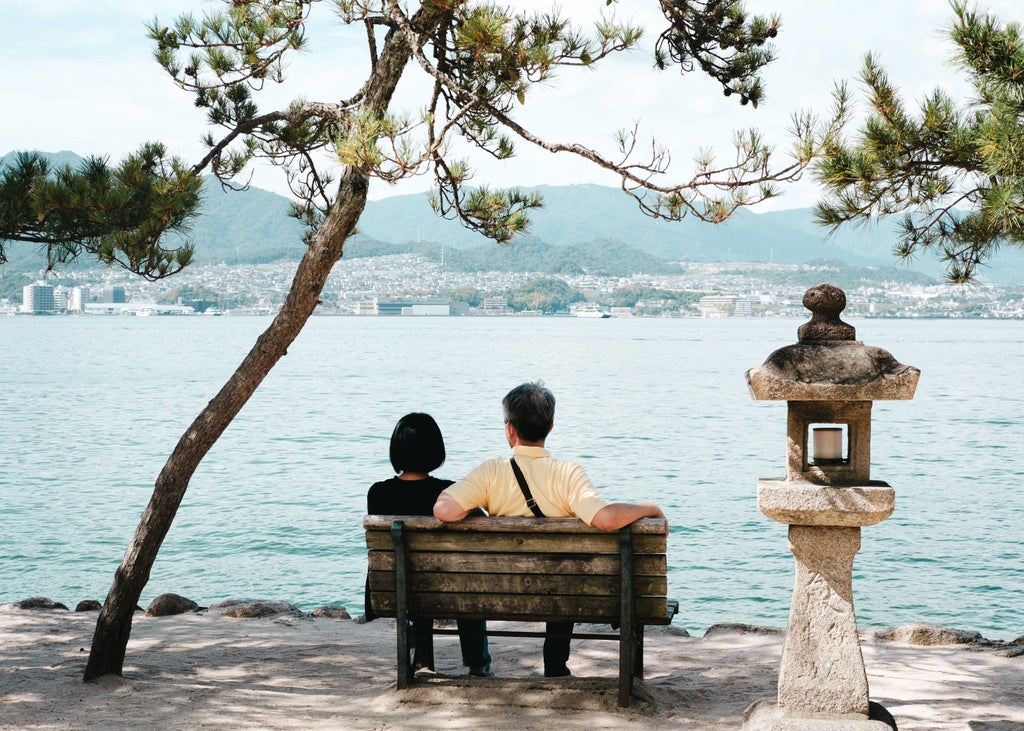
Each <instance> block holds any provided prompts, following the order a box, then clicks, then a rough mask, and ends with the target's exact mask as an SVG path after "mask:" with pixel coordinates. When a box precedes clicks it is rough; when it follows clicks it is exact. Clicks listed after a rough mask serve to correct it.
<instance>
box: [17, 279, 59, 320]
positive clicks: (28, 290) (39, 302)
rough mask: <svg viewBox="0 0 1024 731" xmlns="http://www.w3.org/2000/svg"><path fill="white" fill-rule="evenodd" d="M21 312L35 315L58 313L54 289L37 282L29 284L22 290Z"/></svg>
mask: <svg viewBox="0 0 1024 731" xmlns="http://www.w3.org/2000/svg"><path fill="white" fill-rule="evenodd" d="M21 311H22V312H29V313H31V314H33V315H38V314H44V313H46V314H52V313H53V312H55V311H56V307H55V305H54V300H53V287H51V286H50V285H49V284H43V283H42V282H36V283H35V284H27V285H25V286H24V287H22V289H21Z"/></svg>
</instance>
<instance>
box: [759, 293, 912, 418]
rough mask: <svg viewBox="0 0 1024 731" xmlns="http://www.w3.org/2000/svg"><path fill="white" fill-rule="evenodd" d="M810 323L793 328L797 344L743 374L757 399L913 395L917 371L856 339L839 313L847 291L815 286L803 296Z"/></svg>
mask: <svg viewBox="0 0 1024 731" xmlns="http://www.w3.org/2000/svg"><path fill="white" fill-rule="evenodd" d="M803 304H804V307H806V308H807V309H808V310H810V311H811V319H810V321H809V322H806V323H804V324H803V325H801V326H800V328H799V329H798V330H797V338H798V342H796V343H794V344H793V345H787V346H785V347H783V348H779V349H778V350H776V351H775V352H774V353H772V354H771V355H769V356H768V359H767V360H765V362H764V363H763V364H762V365H761V366H760V367H758V368H753V369H751V370H749V371H747V384H748V386H749V387H750V393H751V395H752V396H753V397H754V398H755V399H757V400H786V401H879V400H902V399H911V398H913V397H914V391H915V390H916V389H917V381H918V378H919V377H920V375H921V371H920V370H918V369H917V368H914V367H913V366H908V365H904V364H902V363H900V362H899V361H898V360H896V359H895V358H894V357H893V356H892V354H891V353H889V351H887V350H883V349H882V348H877V347H875V346H872V345H865V344H864V343H862V342H860V341H859V340H856V330H855V328H854V327H853V326H852V325H850V324H849V323H846V322H843V321H842V320H841V319H840V317H839V315H840V313H841V312H842V311H843V310H844V309H845V308H846V293H845V292H843V290H841V289H839V288H838V287H834V286H832V285H831V284H819V285H817V286H815V287H811V288H810V289H808V290H807V292H805V293H804V299H803Z"/></svg>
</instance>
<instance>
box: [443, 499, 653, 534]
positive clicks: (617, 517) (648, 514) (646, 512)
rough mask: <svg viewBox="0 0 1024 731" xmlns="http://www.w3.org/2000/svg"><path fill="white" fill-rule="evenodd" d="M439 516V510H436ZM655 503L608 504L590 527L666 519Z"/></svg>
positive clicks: (598, 513) (599, 512)
mask: <svg viewBox="0 0 1024 731" xmlns="http://www.w3.org/2000/svg"><path fill="white" fill-rule="evenodd" d="M434 511H435V512H434V514H435V515H436V514H437V508H435V509H434ZM664 517H665V514H664V513H663V512H661V508H659V507H658V506H657V505H655V504H654V503H608V504H607V505H605V506H604V507H603V508H601V509H600V510H598V511H597V512H596V513H595V514H594V518H593V520H591V521H590V525H592V526H594V527H595V528H600V529H601V530H618V529H619V528H622V527H624V526H627V525H629V524H630V523H633V522H635V521H638V520H640V519H641V518H664Z"/></svg>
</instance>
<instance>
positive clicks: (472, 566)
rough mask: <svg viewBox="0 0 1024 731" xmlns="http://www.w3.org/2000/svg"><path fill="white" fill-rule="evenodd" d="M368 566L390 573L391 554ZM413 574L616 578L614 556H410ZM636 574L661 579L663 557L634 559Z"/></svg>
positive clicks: (378, 555)
mask: <svg viewBox="0 0 1024 731" xmlns="http://www.w3.org/2000/svg"><path fill="white" fill-rule="evenodd" d="M368 555H369V564H370V570H371V571H394V570H395V554H394V551H370V552H369V554H368ZM409 563H410V569H411V570H412V572H413V573H416V572H419V571H451V572H455V573H480V574H493V573H494V572H495V571H500V572H502V573H508V574H512V573H525V574H587V575H592V576H598V575H611V576H618V575H619V557H618V556H584V557H574V556H572V555H571V554H561V555H557V554H556V555H546V556H531V555H525V554H524V555H501V556H495V555H491V554H486V553H470V554H456V553H431V552H420V553H414V554H413V555H412V556H411V557H410V559H409ZM635 565H636V573H638V574H645V575H658V574H660V575H664V574H665V573H666V572H667V571H668V560H667V559H666V557H665V556H664V555H663V554H648V555H644V556H637V557H636V564H635Z"/></svg>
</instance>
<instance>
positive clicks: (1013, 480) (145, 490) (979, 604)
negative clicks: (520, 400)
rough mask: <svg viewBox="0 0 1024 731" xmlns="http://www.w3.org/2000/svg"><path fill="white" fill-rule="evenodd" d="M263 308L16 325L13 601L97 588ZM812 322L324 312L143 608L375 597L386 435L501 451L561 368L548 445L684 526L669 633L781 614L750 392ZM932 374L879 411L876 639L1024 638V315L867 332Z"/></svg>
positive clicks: (873, 536)
mask: <svg viewBox="0 0 1024 731" xmlns="http://www.w3.org/2000/svg"><path fill="white" fill-rule="evenodd" d="M268 324H269V319H267V318H260V317H181V318H175V317H151V318H131V317H7V318H0V355H2V356H3V364H4V365H3V387H2V389H0V424H2V436H0V444H2V448H0V603H3V602H9V601H16V600H19V599H23V598H26V597H29V596H40V595H42V596H48V597H50V598H52V599H56V600H58V601H62V602H64V603H65V604H68V605H69V606H73V605H74V604H75V603H77V602H78V601H79V600H81V599H86V598H93V599H99V600H101V601H102V599H103V598H104V597H105V595H106V592H107V590H108V589H109V587H110V583H111V581H112V579H113V574H114V571H115V569H116V568H117V566H118V564H119V562H120V560H121V557H122V555H123V553H124V550H125V548H126V547H127V545H128V543H129V541H130V539H131V536H132V534H133V532H134V531H135V528H136V526H137V524H138V520H139V516H140V514H141V512H142V510H143V509H144V508H145V506H146V503H147V501H148V500H149V497H150V495H151V493H152V490H153V485H154V481H155V479H156V476H157V475H158V473H159V472H160V469H161V467H162V466H163V464H164V461H165V460H166V458H167V456H168V455H169V454H170V452H171V450H172V449H173V447H174V445H175V443H176V442H177V440H178V438H179V437H180V436H181V435H182V434H183V433H184V431H185V430H186V428H187V427H188V425H189V424H190V423H191V421H192V420H193V419H194V418H195V417H196V416H197V415H198V413H199V412H200V411H201V409H202V408H203V407H204V406H205V404H206V403H207V401H209V399H211V398H212V397H213V396H214V395H215V394H216V392H217V391H218V390H219V389H220V387H221V386H222V385H223V383H224V382H225V381H226V379H227V378H228V377H229V376H230V375H231V373H232V372H233V370H234V369H235V368H236V367H237V366H238V364H239V363H240V362H241V360H242V358H243V357H244V355H245V353H246V352H247V351H248V349H249V348H250V347H251V346H252V345H253V343H254V342H255V340H256V337H257V336H258V335H259V334H260V333H261V332H262V331H263V330H264V329H265V328H266V326H267V325H268ZM799 324H800V323H799V322H797V321H792V320H772V319H751V320H742V319H729V320H695V319H616V318H613V319H605V320H599V319H578V318H543V317H537V318H513V317H496V318H485V317H475V318H455V317H452V318H447V317H435V318H420V317H401V318H382V317H376V318H374V317H367V318H357V317H315V318H313V319H311V320H310V321H309V323H308V325H307V326H306V328H305V329H304V330H303V332H302V333H301V335H300V336H299V338H298V340H297V341H296V342H295V343H294V344H293V346H292V347H291V348H290V350H289V353H288V355H287V356H286V357H285V358H283V359H282V360H281V362H280V363H279V364H278V365H277V366H276V367H275V368H274V369H273V370H272V371H271V373H270V375H269V376H268V377H267V379H266V380H265V381H264V383H263V384H262V385H261V386H260V388H259V389H258V391H257V392H256V394H255V395H254V396H253V398H252V399H251V400H250V402H249V403H248V404H247V405H246V406H245V408H244V409H243V410H242V412H241V413H240V414H239V415H238V417H237V418H236V419H235V420H234V422H233V423H232V424H231V426H230V427H229V428H228V430H227V431H226V433H225V434H224V435H223V437H222V438H221V439H220V440H219V441H218V442H217V444H216V445H215V446H214V448H213V449H212V450H211V451H210V453H209V454H208V455H207V457H206V458H205V459H204V461H203V462H202V464H201V465H200V467H199V469H198V470H197V472H196V473H195V476H194V478H193V479H192V481H191V484H190V486H189V489H188V492H187V493H186V495H185V498H184V501H183V502H182V505H181V508H180V509H179V511H178V514H177V517H176V518H175V520H174V523H173V525H172V527H171V530H170V533H169V535H168V536H167V539H166V541H165V542H164V545H163V547H162V548H161V550H160V554H159V556H158V558H157V561H156V564H155V566H154V568H153V572H152V576H151V578H150V581H149V584H148V585H147V587H146V589H145V591H144V593H143V596H142V600H141V603H142V604H143V606H145V604H146V603H148V602H149V601H151V600H152V599H153V598H154V597H155V596H157V595H158V594H161V593H164V592H175V593H178V594H182V595H185V596H188V597H190V598H192V599H195V600H196V601H198V602H199V603H200V604H204V605H205V604H209V603H212V602H214V601H217V600H220V599H225V598H230V597H233V598H243V597H248V598H262V599H283V600H286V601H289V602H292V603H293V604H295V605H297V606H298V607H300V608H303V609H313V608H315V607H317V606H320V605H323V604H339V603H340V604H344V605H345V606H346V607H348V609H349V610H350V611H351V612H352V613H353V614H356V613H359V612H361V611H362V585H363V578H364V572H365V563H366V558H365V547H364V544H363V534H362V530H361V519H362V516H363V514H364V512H365V505H366V503H365V495H366V490H367V488H368V487H369V485H370V484H371V483H373V482H375V481H377V480H381V479H384V478H387V477H389V476H391V475H392V470H391V467H390V464H389V462H388V439H389V437H390V434H391V430H392V428H393V426H394V424H395V421H396V420H397V419H398V418H399V417H400V416H402V415H403V414H405V413H407V412H410V411H426V412H429V413H431V414H433V415H434V417H435V418H436V419H437V421H438V423H439V424H440V426H441V428H442V431H443V432H444V435H445V440H446V444H447V450H448V460H447V462H446V463H445V464H444V466H443V467H442V468H441V469H440V470H438V471H437V472H436V473H435V474H437V475H438V476H440V477H448V478H453V479H457V478H458V477H460V476H461V475H463V474H465V473H466V472H467V471H469V470H470V469H471V468H472V467H474V466H475V465H476V464H477V463H479V462H480V461H481V460H483V459H487V458H489V457H494V456H502V455H506V454H507V453H508V448H507V444H506V442H505V437H504V429H503V424H502V414H501V404H500V400H501V397H502V395H504V393H505V392H506V391H507V390H508V389H509V388H511V387H512V386H514V385H516V384H518V383H521V382H523V381H527V380H537V379H542V380H543V381H544V382H545V383H546V384H547V385H548V386H549V387H550V388H551V389H552V390H553V391H554V393H555V396H556V398H557V401H558V406H557V414H556V418H555V428H554V431H553V432H552V434H551V436H550V438H549V440H548V447H549V448H550V450H551V451H552V453H553V454H554V455H555V456H558V457H563V458H573V459H575V460H578V461H579V462H580V463H582V464H583V465H584V467H585V468H586V470H587V472H588V473H589V475H590V476H591V478H592V479H593V481H594V483H595V484H596V485H597V486H598V488H599V490H600V491H601V492H602V494H603V495H604V496H605V497H607V498H609V499H611V500H627V501H639V500H652V501H655V502H657V503H659V504H660V505H661V506H663V508H664V510H665V513H666V515H667V517H668V519H669V522H670V524H671V534H670V538H669V582H670V594H671V596H673V597H674V598H677V599H678V600H679V601H680V606H681V611H680V615H679V617H678V618H677V619H676V623H677V624H679V625H681V626H683V627H685V628H687V629H688V630H690V631H691V632H701V631H703V630H704V629H705V628H707V627H708V626H709V625H711V624H715V623H719V622H748V623H757V624H764V625H769V626H776V627H784V626H785V623H786V618H787V616H788V612H789V601H790V596H791V591H792V585H793V559H792V556H791V554H790V553H789V550H788V545H787V540H786V527H785V526H784V525H781V524H779V523H776V522H774V521H771V520H769V519H768V518H766V517H765V516H763V515H762V514H761V513H760V512H759V511H758V509H757V503H756V489H757V480H758V478H759V477H779V476H782V475H783V474H784V471H785V457H786V406H785V403H783V402H755V401H753V400H752V399H751V398H750V395H749V393H748V391H747V387H746V383H745V381H744V372H745V371H746V370H747V369H748V368H752V367H756V366H758V365H760V364H761V363H762V362H763V361H764V360H765V358H766V357H767V356H768V355H769V353H771V352H772V351H773V350H775V349H776V348H779V347H781V346H784V345H788V344H790V343H792V342H794V341H795V340H796V328H797V327H798V325H799ZM853 324H854V325H855V326H856V327H857V337H858V339H860V340H862V341H864V342H865V343H867V344H870V345H877V346H880V347H883V348H886V349H887V350H889V351H890V352H892V354H893V355H894V356H895V357H896V358H897V359H898V360H900V361H901V362H903V363H906V364H908V365H913V366H916V367H918V368H920V369H921V371H922V375H921V381H920V385H919V387H918V390H917V394H916V396H915V398H914V399H913V400H912V401H893V402H885V401H882V402H877V403H876V404H875V405H874V409H873V420H872V445H871V446H872V466H871V471H872V478H873V479H879V480H884V481H886V482H888V483H889V484H891V485H892V486H893V487H894V488H895V491H896V512H895V513H894V515H893V516H892V517H891V518H890V519H888V520H886V521H884V522H883V523H881V524H878V525H875V526H870V527H867V528H865V529H864V530H863V534H862V548H861V550H860V552H859V553H858V554H857V558H856V561H855V564H854V598H855V604H856V609H857V615H858V621H859V622H860V624H861V626H862V627H867V626H878V625H893V624H901V623H906V622H912V621H925V622H930V623H934V624H940V625H946V626H954V627H960V628H963V629H971V630H977V631H979V632H981V633H982V634H983V635H984V636H986V637H988V638H990V639H1012V638H1014V637H1018V636H1020V635H1022V634H1024V566H1022V556H1021V547H1022V532H1021V527H1020V526H1021V524H1022V521H1024V495H1022V491H1024V479H1022V478H1024V452H1022V450H1021V444H1022V443H1024V427H1022V425H1021V424H1022V423H1021V413H1022V405H1024V392H1022V389H1021V385H1020V381H1021V379H1020V371H1019V369H1020V368H1021V366H1022V364H1024V322H1014V321H1010V322H1007V321H1000V322H992V321H981V320H920V321H919V320H863V321H853Z"/></svg>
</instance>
